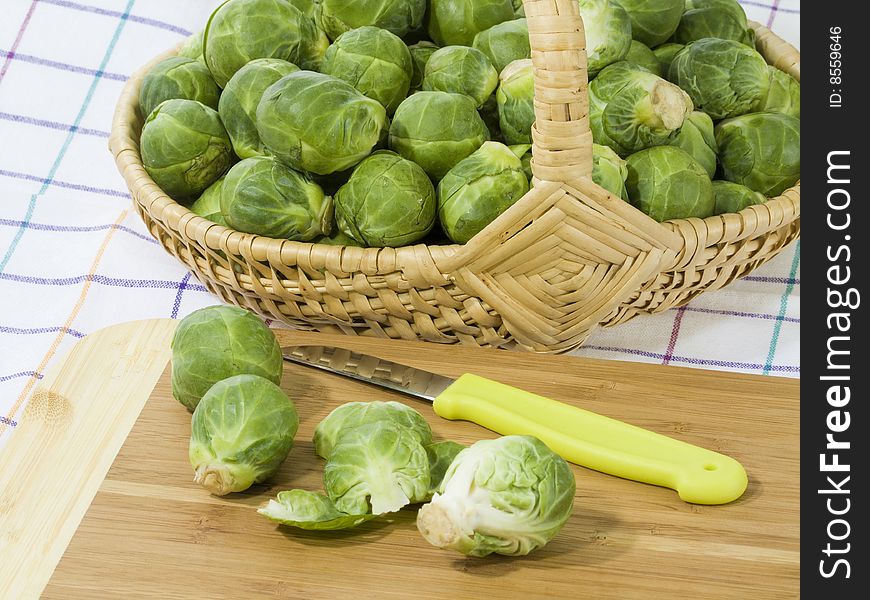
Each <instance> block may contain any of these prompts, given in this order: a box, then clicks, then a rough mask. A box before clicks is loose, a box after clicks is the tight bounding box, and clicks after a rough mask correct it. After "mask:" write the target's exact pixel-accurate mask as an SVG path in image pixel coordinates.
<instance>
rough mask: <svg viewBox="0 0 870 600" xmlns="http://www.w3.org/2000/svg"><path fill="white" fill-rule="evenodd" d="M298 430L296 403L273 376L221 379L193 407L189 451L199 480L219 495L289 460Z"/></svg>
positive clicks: (244, 486)
mask: <svg viewBox="0 0 870 600" xmlns="http://www.w3.org/2000/svg"><path fill="white" fill-rule="evenodd" d="M209 342H210V341H209ZM298 428H299V415H298V414H297V413H296V405H295V404H293V401H292V400H291V399H290V398H288V397H287V395H286V394H285V393H284V392H283V391H282V390H281V388H280V387H278V386H277V385H275V384H274V383H272V382H271V381H269V380H268V379H265V378H263V377H260V376H259V375H235V376H233V377H229V378H227V379H222V380H221V381H218V382H217V383H215V384H214V385H213V386H211V387H210V388H209V390H208V391H207V392H206V393H205V395H204V396H203V397H202V400H200V402H199V404H198V405H197V407H196V410H194V411H193V419H192V420H191V424H190V447H189V452H188V453H189V456H190V464H191V465H192V466H193V468H194V471H195V473H196V475H195V477H194V481H196V482H197V483H198V484H199V485H201V486H202V487H204V488H205V489H207V490H208V491H209V492H211V493H212V494H215V495H217V496H224V495H226V494H229V493H231V492H242V491H244V490H246V489H248V488H249V487H251V486H252V485H254V484H255V483H259V482H261V481H265V480H266V479H268V478H269V477H271V476H272V475H274V474H275V473H276V472H277V471H278V468H279V467H280V466H281V463H282V462H284V459H285V458H287V454H288V453H289V452H290V449H291V448H292V447H293V436H295V435H296V430H297V429H298Z"/></svg>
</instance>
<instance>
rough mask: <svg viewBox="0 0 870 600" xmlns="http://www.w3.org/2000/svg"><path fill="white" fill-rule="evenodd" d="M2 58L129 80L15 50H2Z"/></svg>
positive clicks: (117, 79) (107, 72)
mask: <svg viewBox="0 0 870 600" xmlns="http://www.w3.org/2000/svg"><path fill="white" fill-rule="evenodd" d="M0 56H5V57H6V59H7V60H20V61H21V62H26V63H30V64H32V65H41V66H43V67H52V68H54V69H59V70H61V71H67V72H69V73H81V74H83V75H90V76H92V77H99V78H102V79H112V80H114V81H127V79H128V77H127V76H126V75H122V74H121V73H111V72H109V71H102V70H99V69H89V68H87V67H80V66H78V65H71V64H68V63H63V62H58V61H56V60H48V59H47V58H39V57H38V56H31V55H30V54H18V53H17V52H15V51H14V50H13V51H7V50H3V49H2V48H0Z"/></svg>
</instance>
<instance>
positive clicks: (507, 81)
mask: <svg viewBox="0 0 870 600" xmlns="http://www.w3.org/2000/svg"><path fill="white" fill-rule="evenodd" d="M495 98H496V101H497V102H498V123H499V129H500V130H501V135H502V138H504V141H505V143H507V144H509V145H516V144H531V143H532V125H533V124H534V122H535V76H534V69H533V67H532V61H531V59H528V58H526V59H522V60H515V61H514V62H512V63H511V64H509V65H508V66H506V67H505V68H504V70H503V71H502V72H501V74H500V75H499V84H498V89H497V90H496V92H495Z"/></svg>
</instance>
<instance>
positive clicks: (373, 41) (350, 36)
mask: <svg viewBox="0 0 870 600" xmlns="http://www.w3.org/2000/svg"><path fill="white" fill-rule="evenodd" d="M413 68H414V67H413V63H412V61H411V53H410V52H409V51H408V47H407V46H406V45H405V42H403V41H402V40H401V39H400V38H399V37H397V36H396V35H395V34H392V33H390V32H389V31H387V30H386V29H379V28H377V27H372V26H365V27H360V28H359V29H351V30H350V31H347V32H345V33H342V34H341V35H340V36H338V38H336V40H335V43H333V44H332V45H331V46H330V47H329V50H327V51H326V56H324V57H323V64H322V65H321V72H323V73H326V74H327V75H332V76H333V77H337V78H339V79H341V80H342V81H346V82H347V83H349V84H350V85H352V86H353V87H355V88H356V89H357V90H359V91H360V92H362V93H363V94H365V95H366V96H368V97H369V98H371V99H373V100H377V101H378V102H380V103H381V104H382V105H383V106H384V108H386V109H387V114H388V115H391V114H393V113H394V112H396V108H398V106H399V104H400V103H401V102H402V100H404V99H405V96H407V95H408V88H409V86H410V85H411V74H412V73H413Z"/></svg>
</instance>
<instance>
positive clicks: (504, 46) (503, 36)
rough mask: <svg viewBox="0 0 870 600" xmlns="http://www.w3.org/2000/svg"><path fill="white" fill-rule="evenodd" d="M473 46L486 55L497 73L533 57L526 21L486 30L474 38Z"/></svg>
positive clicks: (520, 20)
mask: <svg viewBox="0 0 870 600" xmlns="http://www.w3.org/2000/svg"><path fill="white" fill-rule="evenodd" d="M520 6H522V3H520ZM471 45H472V47H473V48H476V49H478V50H480V51H481V52H483V53H484V54H485V55H486V57H487V58H488V59H489V61H490V62H491V63H492V66H493V67H495V70H496V72H497V73H501V72H502V70H503V69H504V68H505V67H506V66H508V64H509V63H512V62H513V61H515V60H520V59H523V58H531V57H532V49H531V47H530V46H529V26H528V22H527V21H526V20H525V19H514V20H513V21H505V22H503V23H499V24H498V25H493V26H492V27H490V28H489V29H484V30H483V31H481V32H480V33H478V34H477V35H476V36H474V42H472V44H471Z"/></svg>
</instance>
